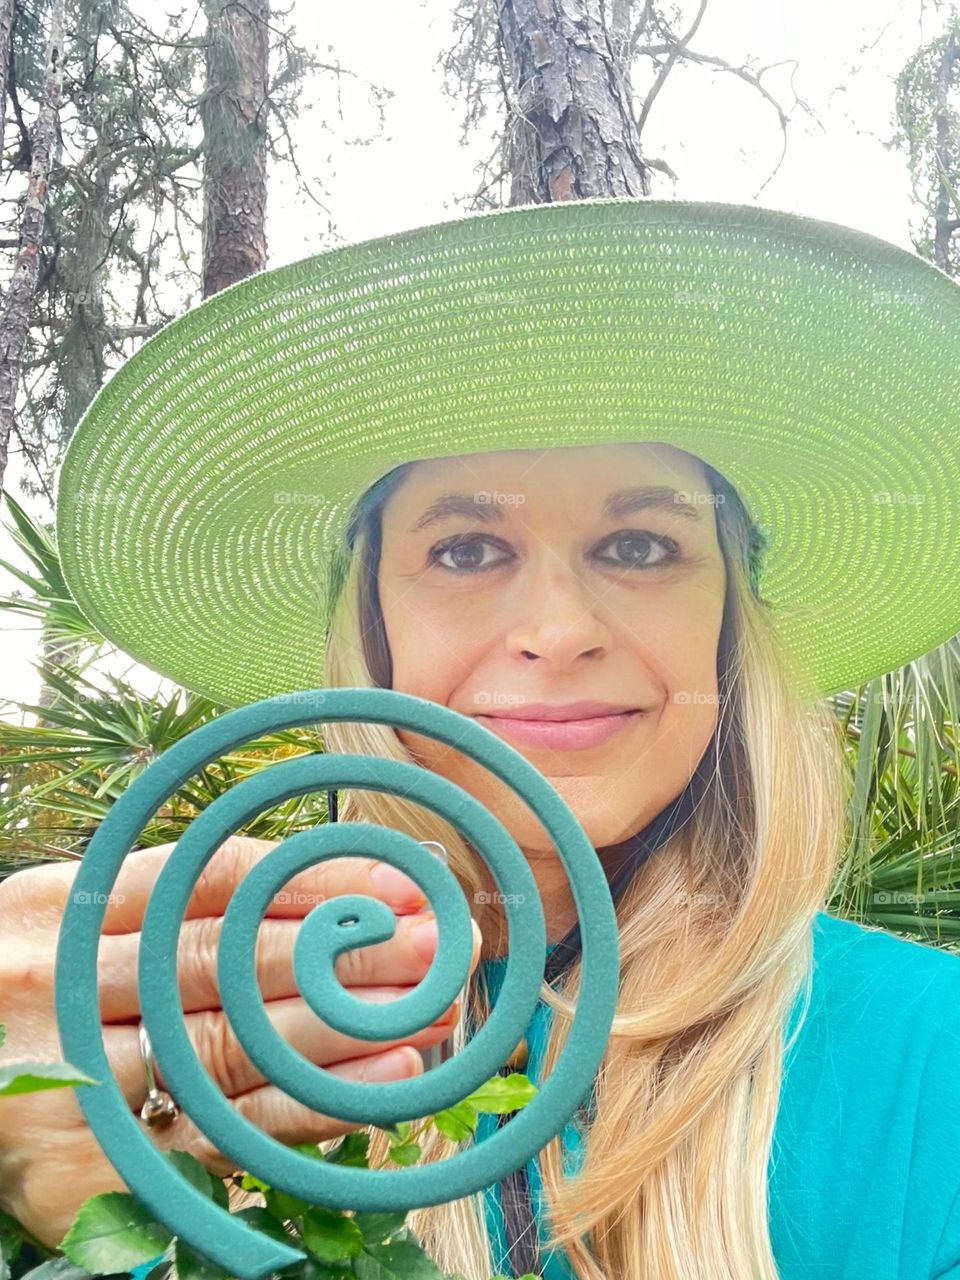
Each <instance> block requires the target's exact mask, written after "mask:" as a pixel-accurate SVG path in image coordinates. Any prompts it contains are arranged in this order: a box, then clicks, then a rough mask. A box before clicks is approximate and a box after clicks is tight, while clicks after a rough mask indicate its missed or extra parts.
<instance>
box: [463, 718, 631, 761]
mask: <svg viewBox="0 0 960 1280" xmlns="http://www.w3.org/2000/svg"><path fill="white" fill-rule="evenodd" d="M642 714H643V713H642V712H641V711H621V712H620V714H619V715H615V716H592V717H590V719H588V720H516V719H510V718H508V717H506V716H477V719H478V720H479V721H480V722H481V723H482V724H485V725H486V726H487V728H488V729H492V730H493V732H494V733H500V734H503V736H504V737H505V738H509V739H510V740H511V741H512V742H523V743H526V744H527V745H528V746H535V747H551V748H552V749H553V750H555V751H576V750H577V749H578V748H582V747H595V746H597V744H598V743H601V742H606V740H607V739H608V738H610V737H612V736H613V735H614V734H615V733H617V732H618V730H620V729H622V728H624V726H625V725H627V724H629V723H630V722H631V721H632V720H635V719H636V717H637V716H639V715H642Z"/></svg>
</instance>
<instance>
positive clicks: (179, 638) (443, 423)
mask: <svg viewBox="0 0 960 1280" xmlns="http://www.w3.org/2000/svg"><path fill="white" fill-rule="evenodd" d="M958 369H960V286H958V285H957V284H956V283H955V282H954V281H953V280H951V279H950V278H949V277H948V276H947V275H945V274H944V273H943V272H941V271H940V270H939V269H937V268H936V267H934V266H932V265H931V264H930V263H928V262H925V261H923V260H922V259H920V258H918V257H916V256H915V255H914V254H912V253H909V252H907V251H905V250H903V249H900V248H898V247H897V246H895V245H892V244H889V243H887V242H886V241H884V240H880V239H877V238H876V237H873V236H870V235H866V234H863V233H862V232H859V231H855V230H852V229H850V228H848V227H843V226H838V225H836V224H834V223H827V222H820V221H815V220H813V219H810V218H806V217H801V216H799V215H797V214H792V213H783V212H779V211H774V210H769V209H762V208H756V207H754V206H748V205H731V204H717V203H702V202H690V201H681V200H650V199H634V198H629V197H622V198H617V199H603V200H579V201H568V202H563V203H558V204H548V205H531V206H521V207H514V208H508V209H500V210H496V211H494V212H490V213H483V214H479V215H474V216H470V217H465V218H460V219H457V220H453V221H448V222H444V223H440V224H437V225H434V226H429V227H422V228H418V229H416V230H413V231H407V232H403V233H401V234H398V235H392V236H386V237H383V238H379V239H375V240H369V241H366V242H364V243H361V244H356V245H350V246H347V247H345V248H338V249H333V250H330V251H328V252H324V253H319V254H316V255H314V256H311V257H309V258H305V259H303V260H302V261H300V262H295V263H293V264H291V265H289V266H285V267H280V268H277V269H274V270H270V271H264V272H261V273H259V274H257V275H255V276H251V277H250V278H248V279H246V280H244V281H241V282H240V283H239V284H237V285H234V286H232V287H230V288H228V289H224V290H223V291H222V292H220V293H218V294H216V295H215V296H214V297H212V298H209V299H208V300H207V301H205V302H203V303H202V304H200V305H199V306H197V307H195V308H194V309H193V310H191V311H189V312H187V313H186V314H185V315H183V316H181V317H179V318H178V319H176V320H174V321H172V322H171V323H170V324H168V325H166V326H165V327H164V328H163V329H162V330H160V331H159V332H158V333H156V334H155V335H154V336H153V337H151V338H150V339H149V340H148V341H147V342H145V343H144V345H143V346H142V347H141V348H140V349H139V351H137V353H136V354H135V355H134V356H133V357H132V358H131V359H130V360H128V361H127V362H126V363H125V364H124V365H123V366H122V367H121V368H120V369H119V370H118V371H117V372H116V373H115V374H114V375H113V376H112V377H111V378H110V380H109V381H108V382H107V383H106V384H105V385H104V386H103V387H101V388H100V390H99V392H98V393H97V395H96V397H95V398H94V400H93V401H92V403H91V404H90V406H89V408H88V410H87V412H86V414H85V415H84V417H83V419H82V421H81V422H80V424H79V426H78V427H77V430H76V432H75V433H74V435H73V437H72V439H71V441H70V444H69V447H68V449H67V452H66V456H65V459H64V462H63V467H62V470H61V474H60V482H59V495H58V505H57V537H58V543H59V549H60V555H61V558H62V563H63V572H64V575H65V578H66V582H67V585H68V587H69V589H70V591H71V592H72V594H73V596H74V597H75V599H76V601H77V603H78V605H79V606H80V608H81V609H82V610H83V612H84V614H86V616H87V617H88V619H89V620H90V622H91V623H93V624H94V625H95V626H96V627H97V628H98V629H99V630H100V631H101V632H102V633H103V634H104V635H105V636H106V637H107V638H108V639H110V640H112V641H114V642H115V643H116V644H117V645H118V646H120V647H121V648H122V649H123V650H125V651H126V652H127V653H129V654H130V655H132V656H133V657H135V658H137V659H139V660H140V661H141V662H143V663H145V664H146V665H147V666H149V667H151V668H153V669H154V670H155V671H157V672H159V673H161V674H163V675H165V676H168V677H170V678H171V679H173V680H175V681H176V682H178V683H180V684H182V685H185V686H186V687H188V688H190V689H193V690H195V691H196V692H198V693H202V694H206V695H207V696H209V697H211V698H213V699H216V700H217V701H220V702H222V703H224V704H226V705H228V706H239V705H241V704H243V703H247V702H252V701H256V700H257V699H260V698H265V697H269V696H271V695H273V694H277V693H282V692H287V691H292V690H296V689H305V688H314V687H318V686H322V685H323V684H324V668H323V654H324V639H325V633H326V629H327V624H328V618H329V610H330V606H331V600H332V598H333V596H334V595H335V591H336V586H337V581H336V580H333V581H332V580H331V575H332V574H333V573H334V572H335V569H336V567H337V566H339V568H340V571H341V572H342V565H343V547H344V534H345V527H346V524H347V520H348V517H349V515H350V513H351V508H352V506H353V504H354V502H355V500H356V499H357V498H358V496H359V495H360V494H361V493H362V492H363V491H364V490H365V489H366V488H367V487H368V486H369V485H371V484H372V483H373V482H374V481H376V480H377V479H378V478H379V477H381V476H383V475H384V474H385V473H386V472H388V471H390V470H391V469H393V468H394V467H396V466H397V465H398V464H400V463H402V462H407V461H410V460H413V459H420V458H432V457H438V456H444V455H449V454H464V453H481V452H486V451H489V450H501V449H530V448H544V447H550V446H566V445H589V444H602V443H607V442H623V441H641V440H651V441H664V442H666V443H668V444H671V445H674V446H676V447H677V448H680V449H684V450H687V451H688V452H690V453H693V454H696V455H697V456H699V457H700V458H702V459H704V460H705V461H706V462H708V463H709V464H711V465H712V466H713V467H715V468H716V469H717V470H718V471H720V472H721V473H722V474H723V475H724V476H725V477H726V479H727V480H729V481H730V482H731V483H732V484H733V485H734V486H735V487H736V489H737V490H738V491H739V494H740V496H741V497H742V499H743V501H744V503H745V505H746V507H747V509H748V511H749V514H750V516H751V518H752V519H753V521H754V522H755V523H756V526H757V528H758V530H759V537H760V541H761V544H762V542H763V536H764V535H766V538H767V539H768V542H769V545H768V546H767V549H766V553H765V556H764V560H763V597H764V599H766V600H767V601H768V602H769V604H770V606H771V607H772V609H773V612H774V616H775V618H776V619H777V623H778V626H779V629H780V632H781V634H782V635H783V637H784V639H785V641H786V642H787V644H788V645H789V646H790V648H791V649H792V650H793V651H794V652H795V653H796V654H797V655H798V657H799V658H800V659H801V660H802V661H803V662H804V663H805V665H806V666H807V667H808V668H809V670H810V672H811V674H812V676H813V679H814V681H815V683H816V686H817V688H818V689H820V690H822V692H823V693H831V692H835V691H837V690H840V689H846V688H853V687H855V686H856V685H858V684H860V683H861V682H863V681H865V680H867V679H869V678H872V677H873V676H877V675H880V674H881V673H883V672H886V671H890V670H893V669H895V668H897V667H900V666H902V665H904V664H905V663H907V662H909V661H911V660H912V659H914V658H916V657H918V656H919V655H920V654H922V653H925V652H927V651H929V650H930V649H933V648H936V647H937V646H938V645H940V644H942V643H944V642H945V641H946V640H948V639H949V638H950V637H951V636H953V635H955V634H957V633H958V632H960V590H958V589H957V579H956V566H957V565H958V564H960V518H958V517H960V507H958V501H957V495H958V494H960V403H958V395H957V392H958V380H957V370H958Z"/></svg>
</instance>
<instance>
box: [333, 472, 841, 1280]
mask: <svg viewBox="0 0 960 1280" xmlns="http://www.w3.org/2000/svg"><path fill="white" fill-rule="evenodd" d="M411 465H414V464H410V463H408V464H404V466H402V467H398V468H395V469H394V471H392V472H391V473H389V475H388V477H385V478H382V479H381V481H378V482H377V485H375V486H372V488H371V489H370V490H368V491H367V493H366V494H365V495H364V497H363V498H362V499H361V501H360V502H359V503H358V505H357V507H356V509H355V513H354V518H353V520H352V521H351V525H350V527H349V529H348V534H347V544H346V546H345V548H344V557H345V558H344V561H343V569H344V572H343V575H342V578H341V584H340V588H339V596H338V599H337V601H336V607H335V609H334V610H333V617H332V622H331V626H330V631H329V636H328V642H327V651H326V664H327V665H326V683H327V684H328V685H329V686H331V687H332V686H360V687H378V686H379V687H390V671H389V650H388V649H387V647H386V637H385V634H384V631H383V626H382V618H380V617H379V602H378V595H377V589H376V573H377V566H378V563H379V548H380V518H379V516H380V512H381V510H382V505H383V502H384V501H385V499H386V496H388V495H389V493H390V492H392V491H393V489H394V488H395V487H396V485H397V484H398V483H399V482H400V480H402V478H403V475H404V474H405V472H406V470H407V469H408V468H409V466H411ZM702 465H703V466H704V468H705V472H706V474H707V476H708V478H709V479H710V481H711V483H712V484H713V486H714V492H715V493H718V492H721V491H722V492H726V493H728V494H732V495H733V497H734V501H726V502H723V501H721V502H718V503H717V504H716V505H715V511H716V514H717V529H718V538H719V541H720V545H721V550H722V552H723V555H724V560H725V562H726V568H727V583H728V585H727V598H726V602H725V606H724V618H723V625H722V629H721V637H720V644H719V647H718V679H719V690H720V695H721V696H720V703H719V716H718V725H717V729H716V732H715V735H714V738H713V739H712V741H711V744H710V747H709V749H708V751H707V752H706V754H705V756H704V760H703V762H702V764H703V765H705V766H706V768H705V776H704V780H703V783H702V785H701V786H700V787H699V789H698V794H697V802H696V804H695V806H694V807H693V810H692V813H691V815H690V816H689V818H688V819H687V820H686V821H685V822H684V824H683V825H682V826H681V828H680V829H679V830H678V831H676V832H675V833H674V834H673V835H671V836H670V837H669V838H668V839H667V841H666V842H665V843H664V844H663V845H662V846H661V847H660V848H659V849H657V851H656V852H655V853H654V854H653V856H652V857H650V858H648V859H647V860H646V861H645V862H644V863H643V864H642V865H641V866H640V867H639V869H638V871H637V872H636V874H635V875H634V878H633V880H632V881H631V883H630V884H629V885H628V887H627V889H626V891H625V892H624V894H623V896H622V897H621V899H620V901H619V902H618V904H617V918H618V922H619V936H620V951H621V983H620V996H619V1002H618V1012H617V1017H616V1019H615V1021H614V1024H613V1028H612V1031H611V1036H610V1040H609V1044H608V1047H607V1050H606V1053H605V1055H604V1058H603V1062H602V1064H601V1067H600V1070H599V1072H598V1074H597V1077H596V1081H595V1099H596V1110H595V1116H594V1118H593V1121H592V1123H591V1124H590V1125H589V1127H588V1128H587V1129H586V1131H585V1138H584V1152H583V1163H582V1166H581V1168H580V1170H579V1172H578V1173H576V1174H575V1175H574V1176H572V1177H570V1178H566V1177H565V1176H564V1170H563V1160H562V1148H561V1141H560V1138H559V1137H556V1138H554V1139H553V1140H552V1141H551V1142H550V1143H549V1144H548V1145H547V1146H546V1147H545V1148H543V1150H542V1151H541V1153H540V1155H539V1157H538V1159H539V1163H540V1169H541V1172H542V1178H543V1189H544V1195H545V1198H546V1204H545V1208H546V1211H547V1213H548V1216H549V1224H548V1225H549V1226H550V1227H552V1231H550V1232H548V1243H549V1246H550V1247H552V1248H558V1247H563V1248H565V1249H566V1251H567V1254H568V1256H569V1258H570V1262H571V1265H572V1268H573V1270H574V1272H575V1274H576V1275H577V1276H578V1277H581V1278H582V1280H607V1278H608V1277H611V1276H617V1277H623V1278H624V1280H704V1277H709V1278H710V1280H721V1278H722V1277H730V1278H731V1280H734V1278H735V1280H743V1277H745V1276H749V1277H751V1280H775V1278H776V1277H777V1276H778V1272H777V1267H776V1263H775V1260H774V1257H773V1253H772V1249H771V1244H770V1236H769V1223H768V1198H767V1175H768V1162H769V1157H770V1151H771V1145H772V1138H773V1131H774V1124H775V1119H776V1114H777V1108H778V1102H779V1096H780V1087H781V1078H782V1065H783V1058H784V1053H785V1051H786V1050H787V1049H788V1048H789V1045H790V1044H792V1043H793V1040H794V1038H795V1035H796V1032H794V1036H792V1037H791V1039H790V1041H789V1043H787V1042H785V1038H784V1032H785V1027H786V1022H787V1018H788V1017H789V1015H790V1012H791V1010H792V1009H793V1007H794V1004H795V1002H796V1000H797V997H798V995H800V994H801V993H802V996H803V1009H802V1014H803V1015H805V1013H806V1009H807V1006H808V1003H809V998H810V991H811V980H812V933H811V929H812V924H813V918H814V916H815V914H816V912H817V911H818V910H821V909H822V908H823V905H824V902H825V900H826V895H827V894H828V892H829V889H830V885H831V882H832V878H833V874H834V872H835V869H836V865H837V859H838V851H839V849H840V846H841V838H842V831H843V823H844V812H845V787H844V780H845V776H846V775H845V770H844V765H843V756H842V750H841V746H840V741H839V733H838V729H837V726H836V722H835V720H834V718H833V716H832V715H831V714H830V711H829V708H828V706H827V705H826V703H825V702H824V701H823V699H822V698H821V697H820V696H818V694H817V691H816V690H815V689H813V688H811V687H810V686H809V684H808V683H807V676H806V675H805V673H804V671H803V670H802V669H801V668H800V667H799V666H798V664H796V663H795V662H794V661H793V660H792V659H791V657H790V655H788V654H787V653H786V652H785V650H784V648H783V647H782V645H781V644H780V643H779V640H778V635H777V631H776V628H775V625H774V623H773V620H772V618H771V616H770V611H769V606H767V605H766V603H765V602H764V601H763V600H762V599H761V598H760V596H759V593H758V592H756V593H755V592H754V590H752V588H751V582H750V579H749V577H748V570H747V565H748V563H749V559H750V549H751V546H752V541H751V534H752V526H751V523H750V519H749V516H748V515H747V513H746V511H745V509H744V507H743V505H742V503H741V502H740V500H739V498H738V497H737V495H736V493H735V491H734V490H733V489H732V487H731V486H729V483H728V482H727V481H726V480H725V478H724V477H722V476H721V475H720V474H719V473H718V472H715V471H714V470H713V468H711V467H709V466H707V464H705V463H704V464H702ZM347 557H349V558H347ZM325 737H326V744H327V749H328V750H331V751H336V752H346V753H363V754H370V755H375V756H380V757H383V758H387V759H395V760H410V759H411V757H410V755H409V753H408V752H407V750H406V749H405V747H404V746H403V745H402V743H401V742H400V740H399V738H398V737H397V735H396V732H395V730H394V729H393V728H391V727H390V726H389V725H373V724H361V723H346V722H341V723H330V724H329V725H327V726H325ZM339 816H340V817H341V818H342V819H343V820H344V821H364V822H370V823H377V824H379V825H385V826H388V827H390V828H392V829H394V830H397V831H403V832H406V833H408V834H410V835H413V836H414V837H415V838H416V839H418V840H425V839H432V840H439V841H441V842H442V843H443V844H444V845H445V847H446V849H447V852H448V857H449V866H450V869H451V871H452V872H453V873H454V875H455V876H456V877H457V879H458V881H459V882H460V884H461V886H462V888H463V890H464V892H465V894H468V895H472V894H474V893H476V892H478V891H479V890H480V889H481V888H482V887H483V881H482V879H481V877H480V875H479V873H478V868H479V865H480V864H479V863H478V855H477V853H476V851H475V850H474V849H473V848H472V847H471V846H470V845H469V844H468V843H467V842H466V841H465V840H464V838H463V837H462V836H461V835H460V834H459V833H458V832H457V831H456V830H455V829H454V828H453V827H451V826H450V825H449V824H448V823H447V822H446V821H445V820H444V819H442V818H439V817H438V816H437V815H436V814H434V813H432V812H431V811H429V810H427V809H425V808H424V807H423V806H421V805H419V804H416V803H414V802H411V801H409V800H406V799H404V798H403V797H398V796H392V795H380V794H375V793H372V792H369V791H357V792H350V791H344V792H343V793H342V795H341V799H340V811H339ZM468 900H470V901H472V900H473V898H472V896H471V897H469V898H468ZM479 973H480V970H479V968H478V970H477V971H476V972H475V974H474V977H473V979H472V980H471V982H470V983H469V984H468V989H467V1011H468V1012H469V1018H470V1021H471V1024H472V1025H473V1026H475V1027H479V1028H482V1027H483V1024H484V1022H485V1020H486V1019H487V1017H488V1016H489V1013H490V1006H489V1003H488V1002H487V999H486V996H485V986H484V984H483V983H482V982H479V981H478V980H477V978H478V975H479ZM579 982H580V959H579V956H578V957H577V958H576V959H575V960H574V961H573V962H572V963H571V964H570V965H569V967H568V968H567V970H566V971H565V972H564V973H563V974H562V975H561V978H560V979H559V980H558V986H557V987H556V988H552V987H550V986H548V985H547V984H546V983H544V984H543V985H542V987H541V998H542V999H543V1000H544V1001H545V1003H547V1004H548V1005H549V1006H550V1007H551V1009H552V1010H553V1011H554V1012H553V1018H552V1020H551V1027H550V1034H549V1037H548V1041H547V1044H546V1047H545V1051H544V1060H543V1068H542V1077H541V1078H542V1079H546V1078H547V1077H549V1075H550V1073H551V1072H552V1070H553V1068H554V1066H555V1064H556V1063H557V1062H558V1060H559V1058H560V1056H561V1055H562V1053H563V1050H564V1045H565V1043H566V1038H567V1034H568V1030H569V1025H570V1021H571V1020H572V1018H573V1015H574V1012H575V1010H576V1003H577V993H578V989H579ZM801 1022H802V1017H801ZM797 1030H799V1025H798V1028H797ZM368 1131H369V1134H370V1147H369V1158H370V1164H371V1166H374V1167H382V1166H384V1165H385V1164H386V1157H387V1150H388V1140H387V1137H386V1135H385V1134H384V1133H383V1132H382V1130H380V1129H377V1128H374V1127H370V1128H369V1130H368ZM321 1145H323V1144H321ZM466 1145H468V1143H463V1144H458V1143H456V1142H454V1141H452V1140H451V1139H448V1138H446V1137H444V1136H443V1135H441V1134H439V1133H438V1132H437V1131H435V1130H433V1129H432V1127H431V1128H430V1130H429V1131H428V1132H427V1133H425V1134H424V1135H423V1138H422V1141H421V1146H422V1148H423V1155H422V1162H423V1163H429V1162H432V1161H435V1160H443V1159H447V1158H449V1157H451V1156H452V1155H454V1154H456V1152H457V1151H459V1150H461V1149H463V1147H464V1146H466ZM408 1222H409V1225H410V1227H411V1229H412V1230H413V1232H414V1233H415V1234H416V1236H417V1238H418V1239H419V1240H420V1241H421V1243H422V1244H423V1247H424V1248H425V1249H426V1250H427V1252H428V1253H429V1254H430V1255H431V1257H432V1258H434V1260H435V1261H436V1262H437V1264H438V1265H439V1266H440V1267H441V1268H442V1269H443V1271H444V1272H455V1273H459V1274H460V1275H462V1276H463V1277H464V1278H465V1280H489V1277H490V1276H491V1274H492V1273H493V1271H494V1267H495V1260H494V1259H493V1258H492V1256H491V1250H490V1246H489V1242H488V1238H487V1232H486V1224H485V1219H484V1212H483V1200H482V1195H481V1193H479V1192H478V1193H475V1194H473V1195H471V1196H468V1197H464V1198H463V1199H461V1200H457V1201H453V1202H450V1203H446V1204H441V1205H434V1206H429V1207H427V1208H425V1209H417V1210H412V1211H411V1212H410V1215H409V1218H408Z"/></svg>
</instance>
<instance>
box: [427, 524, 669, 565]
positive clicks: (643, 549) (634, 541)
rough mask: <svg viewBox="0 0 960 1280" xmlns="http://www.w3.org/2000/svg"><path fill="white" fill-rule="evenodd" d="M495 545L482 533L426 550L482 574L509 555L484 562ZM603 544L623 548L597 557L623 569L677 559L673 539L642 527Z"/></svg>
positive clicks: (435, 559)
mask: <svg viewBox="0 0 960 1280" xmlns="http://www.w3.org/2000/svg"><path fill="white" fill-rule="evenodd" d="M497 545H498V544H497V543H495V542H494V541H493V540H492V539H490V538H487V537H484V536H482V535H480V536H477V537H459V538H454V539H452V540H451V541H448V542H445V543H438V545H437V546H435V547H432V548H431V550H430V552H429V556H428V559H429V562H430V563H431V564H439V565H440V566H441V568H444V569H450V570H452V571H453V572H459V573H482V572H483V571H484V570H486V569H494V568H496V567H497V566H498V565H501V564H504V563H506V560H507V559H510V557H509V556H506V557H504V558H501V559H499V560H493V561H486V562H484V559H483V552H484V549H485V548H487V547H494V548H495V547H496V546H497ZM601 545H602V546H603V545H611V546H620V547H622V548H626V557H627V558H626V559H624V560H620V559H613V560H611V559H607V558H606V557H603V556H600V557H599V559H601V560H603V561H604V562H605V563H606V564H612V565H614V566H616V567H618V568H623V569H631V568H633V569H655V568H658V567H659V566H660V565H662V564H670V563H673V562H674V561H675V560H679V558H680V548H679V546H678V545H677V543H676V542H674V540H673V539H672V538H667V537H664V536H662V535H660V534H655V533H649V532H648V531H646V530H643V529H628V530H626V531H625V532H623V533H617V534H614V535H613V537H612V538H608V539H607V542H606V543H602V544H601ZM651 548H654V549H656V548H659V549H660V554H659V555H658V556H657V558H656V559H654V560H651V559H650V558H649V553H650V550H651ZM444 556H450V557H452V559H453V560H454V561H455V563H453V564H450V563H445V562H444V560H443V559H442V557H444Z"/></svg>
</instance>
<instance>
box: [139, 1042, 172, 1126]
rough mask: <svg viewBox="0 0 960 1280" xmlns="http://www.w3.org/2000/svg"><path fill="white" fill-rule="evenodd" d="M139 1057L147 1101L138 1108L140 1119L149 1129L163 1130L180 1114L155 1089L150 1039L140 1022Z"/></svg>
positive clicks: (167, 1097)
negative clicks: (145, 1080)
mask: <svg viewBox="0 0 960 1280" xmlns="http://www.w3.org/2000/svg"><path fill="white" fill-rule="evenodd" d="M140 1057H141V1058H142V1060H143V1070H144V1072H145V1073H146V1077H147V1100H146V1102H145V1103H144V1104H143V1106H142V1107H141V1108H140V1119H141V1120H145V1121H146V1123H147V1124H148V1125H149V1126H150V1128H151V1129H152V1128H165V1127H166V1126H167V1125H169V1124H173V1122H174V1120H176V1118H177V1116H178V1115H179V1114H180V1108H179V1107H178V1106H177V1104H176V1103H175V1102H174V1100H173V1098H172V1097H171V1096H170V1094H169V1093H167V1092H166V1090H165V1089H158V1088H157V1078H156V1075H155V1074H154V1070H153V1064H154V1062H155V1058H154V1056H153V1048H152V1046H151V1044H150V1037H149V1036H148V1035H147V1028H146V1027H145V1026H144V1025H143V1023H142V1022H141V1023H140Z"/></svg>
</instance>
